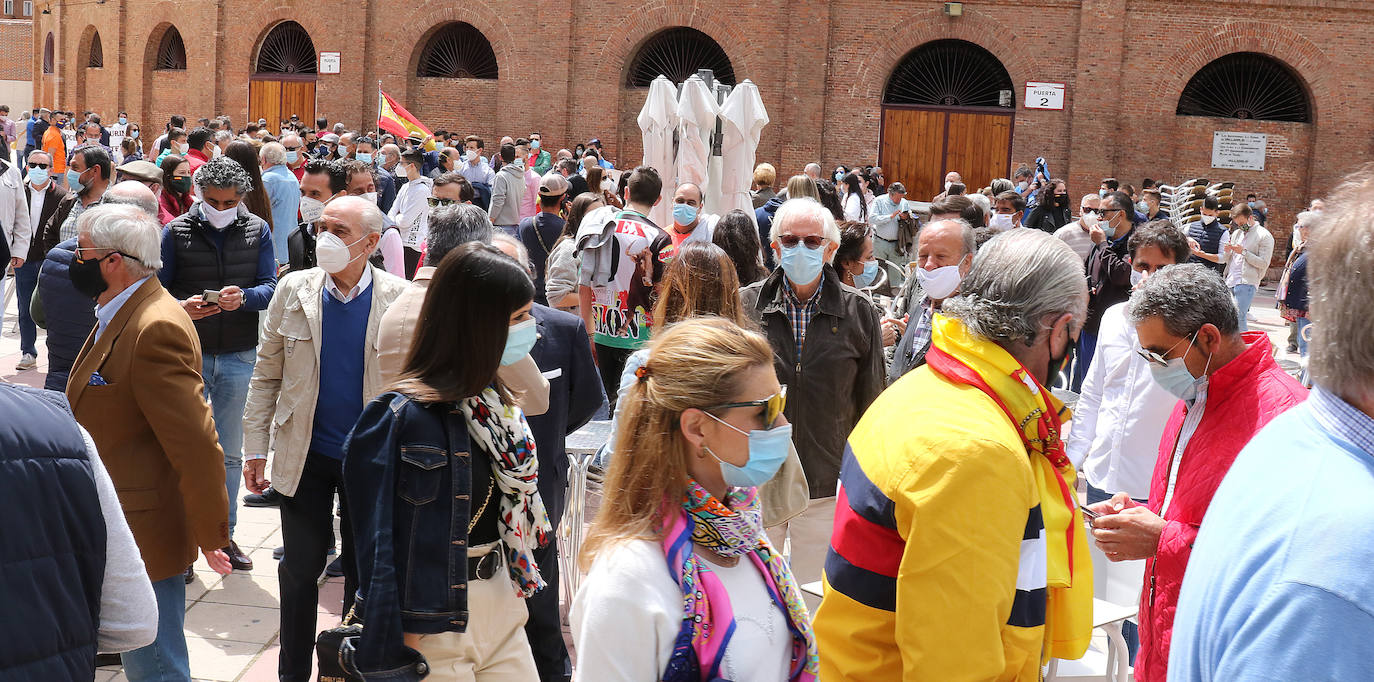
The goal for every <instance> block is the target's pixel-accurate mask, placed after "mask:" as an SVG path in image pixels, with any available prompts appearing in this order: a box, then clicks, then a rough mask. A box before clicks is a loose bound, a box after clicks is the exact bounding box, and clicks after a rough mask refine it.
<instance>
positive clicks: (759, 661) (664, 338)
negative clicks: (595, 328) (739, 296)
mask: <svg viewBox="0 0 1374 682" xmlns="http://www.w3.org/2000/svg"><path fill="white" fill-rule="evenodd" d="M786 395H787V394H786V389H785V387H782V386H780V385H779V384H778V380H777V375H776V374H775V373H774V372H773V351H772V349H771V348H770V347H769V345H768V341H767V340H766V339H764V338H763V337H762V336H760V335H758V334H756V333H754V332H751V331H746V330H744V329H742V328H741V327H740V326H739V325H736V324H735V323H733V322H730V321H729V320H725V319H721V318H693V319H688V320H685V321H683V322H679V323H678V324H675V325H673V326H671V327H669V328H668V329H666V330H665V331H664V332H663V333H662V334H660V335H659V336H658V337H657V338H655V339H654V341H653V342H652V344H651V345H650V348H649V357H648V361H647V362H646V363H645V364H644V365H643V366H642V367H640V368H639V369H638V370H637V371H636V372H635V381H634V384H633V385H632V386H631V387H630V390H629V398H630V399H629V400H626V401H624V403H623V404H624V411H623V413H622V420H621V423H622V427H621V429H620V433H619V434H618V435H617V437H616V446H617V450H619V451H620V452H622V453H625V456H623V457H617V458H615V459H614V460H613V461H612V463H611V468H610V471H609V472H608V474H607V480H606V489H608V490H615V491H617V494H616V495H613V496H608V497H607V499H606V501H605V502H604V503H603V504H602V506H601V509H600V511H599V512H598V513H597V517H596V520H595V521H594V522H593V523H592V526H591V529H590V531H589V532H588V536H587V539H586V541H585V543H584V544H583V547H582V554H581V556H580V557H579V559H580V561H581V563H582V565H583V567H585V568H588V574H587V577H586V579H585V581H584V582H583V585H582V588H581V590H579V591H578V593H577V596H576V597H575V598H574V599H573V605H572V629H573V637H574V640H575V642H576V648H577V652H578V666H577V668H578V675H579V677H580V678H581V679H584V680H598V681H600V680H650V679H653V680H664V681H666V682H683V681H687V680H691V681H693V682H695V681H696V680H718V679H719V680H741V681H743V680H748V681H750V682H781V681H784V680H786V681H802V682H811V681H813V680H815V678H816V670H817V661H818V659H817V656H816V646H815V640H814V638H813V637H812V634H811V624H810V616H809V615H808V613H807V611H806V606H805V605H804V604H803V603H802V600H801V593H800V591H799V590H798V588H797V585H796V582H795V580H794V579H793V577H792V572H791V569H789V568H788V565H787V562H786V560H784V559H783V558H782V556H781V555H779V554H778V553H777V552H776V551H775V550H774V549H773V547H772V545H771V544H770V543H769V542H768V538H767V536H766V535H765V534H764V533H763V525H762V520H761V513H760V510H759V501H758V492H757V486H758V485H759V484H760V483H762V482H764V481H767V480H768V479H769V478H771V477H772V476H773V474H774V473H776V472H777V470H778V467H779V466H780V465H781V464H782V462H783V460H784V459H785V458H786V456H787V452H788V448H789V446H790V443H791V425H790V424H788V423H787V418H786V417H784V416H783V414H782V411H783V406H784V404H785V402H786Z"/></svg>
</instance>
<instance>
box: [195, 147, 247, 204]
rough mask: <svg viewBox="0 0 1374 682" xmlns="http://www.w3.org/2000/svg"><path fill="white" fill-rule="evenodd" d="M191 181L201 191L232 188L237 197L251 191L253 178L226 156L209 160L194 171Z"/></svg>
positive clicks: (236, 162)
mask: <svg viewBox="0 0 1374 682" xmlns="http://www.w3.org/2000/svg"><path fill="white" fill-rule="evenodd" d="M191 180H192V181H193V182H195V185H196V187H197V188H198V189H200V190H201V191H204V190H205V188H207V187H209V188H212V189H228V188H233V190H234V191H235V192H236V193H238V195H239V196H243V195H245V194H247V193H249V192H251V191H253V178H251V177H249V175H248V171H246V170H244V169H243V166H240V165H239V162H238V161H235V160H233V159H231V158H229V157H227V156H220V157H217V158H213V159H210V160H209V161H207V162H206V163H204V164H203V165H201V167H200V168H198V169H196V174H195V175H194V176H193V177H192V178H191Z"/></svg>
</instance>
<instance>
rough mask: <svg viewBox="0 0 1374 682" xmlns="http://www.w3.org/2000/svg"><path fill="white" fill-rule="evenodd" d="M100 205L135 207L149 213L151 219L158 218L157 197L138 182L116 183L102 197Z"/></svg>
mask: <svg viewBox="0 0 1374 682" xmlns="http://www.w3.org/2000/svg"><path fill="white" fill-rule="evenodd" d="M100 203H102V204H123V205H125V206H135V207H138V208H139V209H142V210H143V212H144V213H147V214H148V217H149V218H157V217H158V210H157V197H156V196H155V195H153V190H151V189H148V186H147V185H145V184H143V183H141V182H139V181H137V180H125V181H124V182H120V183H116V184H115V185H114V186H113V187H111V188H109V189H108V190H105V194H103V195H101V197H100Z"/></svg>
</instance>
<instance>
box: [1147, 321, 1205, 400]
mask: <svg viewBox="0 0 1374 682" xmlns="http://www.w3.org/2000/svg"><path fill="white" fill-rule="evenodd" d="M1196 342H1197V333H1196V332H1195V333H1194V334H1193V338H1191V339H1189V340H1188V348H1185V349H1184V350H1183V354H1182V355H1180V356H1178V357H1176V358H1173V359H1170V360H1168V361H1166V364H1165V365H1164V366H1162V367H1161V366H1160V365H1159V364H1158V363H1156V362H1151V363H1150V376H1152V377H1154V380H1155V383H1157V384H1159V386H1160V388H1163V389H1164V390H1166V391H1168V392H1170V393H1172V394H1174V395H1175V396H1177V397H1178V399H1179V400H1183V401H1186V402H1190V403H1191V402H1192V401H1194V400H1196V399H1197V397H1198V393H1199V391H1202V390H1205V389H1206V386H1207V368H1208V367H1211V365H1212V356H1211V354H1208V355H1207V365H1206V366H1204V367H1203V370H1202V376H1200V377H1195V376H1193V373H1192V371H1191V370H1189V369H1188V365H1187V363H1185V362H1184V361H1183V358H1185V357H1187V355H1188V351H1189V350H1190V349H1192V347H1193V344H1194V343H1196Z"/></svg>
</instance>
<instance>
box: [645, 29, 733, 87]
mask: <svg viewBox="0 0 1374 682" xmlns="http://www.w3.org/2000/svg"><path fill="white" fill-rule="evenodd" d="M698 69H710V70H711V71H712V73H714V74H715V77H716V80H717V81H719V82H721V83H724V84H726V85H734V84H735V67H734V66H732V65H731V64H730V57H729V56H728V55H726V54H725V50H723V49H721V47H720V44H719V43H717V42H716V41H715V40H714V39H713V38H711V36H708V35H706V34H705V33H702V32H701V31H698V30H696V29H694V28H688V27H686V26H678V27H677V28H670V29H668V30H666V31H660V32H659V33H657V34H655V35H653V36H651V37H650V38H649V39H648V40H646V41H644V45H643V46H641V47H640V48H639V52H637V53H635V57H634V60H632V61H631V62H630V71H629V74H628V77H627V78H626V85H628V86H629V87H632V88H647V87H649V83H651V82H653V80H654V78H656V77H658V76H659V75H664V76H667V77H668V80H670V81H672V82H674V83H681V82H682V81H685V80H687V79H688V78H690V77H692V76H694V75H696V72H697V70H698Z"/></svg>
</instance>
